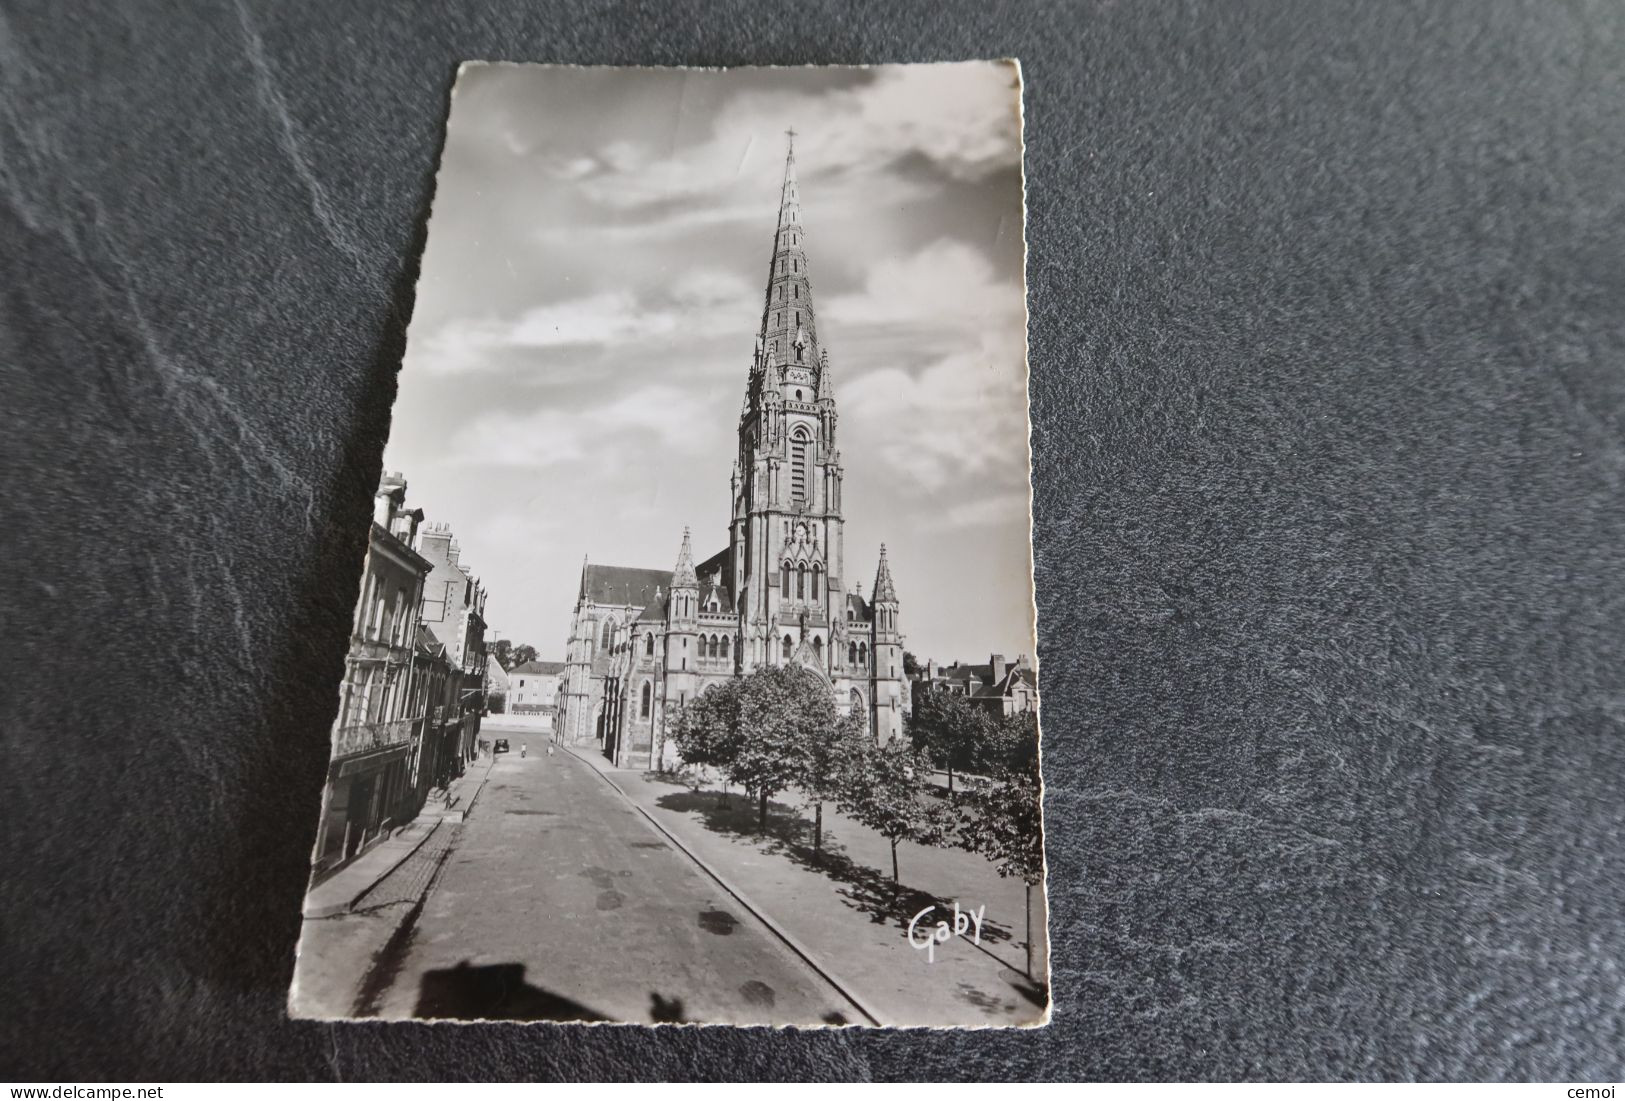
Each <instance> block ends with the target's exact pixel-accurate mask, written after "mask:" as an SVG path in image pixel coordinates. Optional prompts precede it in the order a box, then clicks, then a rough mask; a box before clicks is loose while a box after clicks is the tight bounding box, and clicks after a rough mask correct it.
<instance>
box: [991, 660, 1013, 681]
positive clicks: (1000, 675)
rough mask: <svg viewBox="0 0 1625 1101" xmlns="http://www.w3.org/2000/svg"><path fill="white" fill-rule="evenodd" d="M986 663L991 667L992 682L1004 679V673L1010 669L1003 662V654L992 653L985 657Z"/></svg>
mask: <svg viewBox="0 0 1625 1101" xmlns="http://www.w3.org/2000/svg"><path fill="white" fill-rule="evenodd" d="M987 663H988V665H990V666H992V668H993V683H994V684H998V683H999V682H1000V681H1002V680H1003V679H1004V675H1005V674H1006V673H1008V672H1009V671H1010V668H1009V666H1007V665H1006V664H1005V662H1004V655H1003V654H994V655H993V656H992V657H990V658H988V659H987Z"/></svg>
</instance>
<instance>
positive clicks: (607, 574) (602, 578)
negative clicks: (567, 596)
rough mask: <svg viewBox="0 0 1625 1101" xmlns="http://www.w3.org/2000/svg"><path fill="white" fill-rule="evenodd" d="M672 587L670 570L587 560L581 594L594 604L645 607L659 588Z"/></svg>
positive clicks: (582, 576)
mask: <svg viewBox="0 0 1625 1101" xmlns="http://www.w3.org/2000/svg"><path fill="white" fill-rule="evenodd" d="M669 588H671V571H670V570H643V569H638V568H636V567H634V566H600V565H596V564H594V563H591V562H589V563H587V564H586V565H585V566H584V567H582V570H581V596H582V597H583V598H585V599H587V600H590V601H591V602H592V603H594V604H615V605H621V606H623V607H645V606H647V605H648V604H649V602H650V601H651V600H653V599H654V598H655V593H656V592H657V591H663V590H665V589H669Z"/></svg>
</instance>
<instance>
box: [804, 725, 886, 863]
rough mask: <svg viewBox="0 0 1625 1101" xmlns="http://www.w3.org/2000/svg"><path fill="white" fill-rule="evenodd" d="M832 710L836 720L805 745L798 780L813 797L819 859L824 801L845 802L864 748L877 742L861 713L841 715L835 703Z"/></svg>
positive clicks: (815, 849)
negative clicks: (836, 712)
mask: <svg viewBox="0 0 1625 1101" xmlns="http://www.w3.org/2000/svg"><path fill="white" fill-rule="evenodd" d="M830 713H831V715H830V717H831V718H832V719H834V721H833V722H831V723H830V724H829V725H827V726H825V727H823V728H821V729H819V730H817V731H815V732H813V735H812V739H811V741H809V742H808V744H807V746H806V755H805V758H804V759H803V761H802V773H801V777H800V779H799V781H798V782H799V784H800V786H801V789H802V790H803V791H805V792H806V793H807V795H808V797H809V798H811V799H812V800H813V808H814V809H813V856H814V859H816V860H818V861H820V862H822V860H823V857H824V804H825V803H826V802H830V803H835V804H837V805H839V804H840V803H841V802H842V800H843V799H844V798H845V796H846V793H847V792H848V791H849V790H850V789H851V787H852V785H853V783H854V782H855V781H856V779H857V776H858V773H859V771H860V770H861V768H862V766H863V761H864V752H865V750H867V749H868V747H869V746H871V745H872V744H874V743H873V742H872V741H871V739H870V738H869V734H868V731H867V729H866V727H865V725H864V722H863V716H862V715H848V716H846V717H845V718H838V717H836V716H835V714H834V708H833V707H832V708H831V709H830Z"/></svg>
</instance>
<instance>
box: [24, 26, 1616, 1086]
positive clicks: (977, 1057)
mask: <svg viewBox="0 0 1625 1101" xmlns="http://www.w3.org/2000/svg"><path fill="white" fill-rule="evenodd" d="M998 54H1011V55H1016V56H1019V57H1021V58H1022V59H1023V60H1024V61H1025V72H1026V78H1027V117H1028V123H1029V129H1028V172H1029V198H1030V203H1031V212H1030V226H1029V236H1030V240H1031V250H1032V251H1031V257H1030V279H1031V287H1032V306H1033V327H1032V363H1033V412H1034V446H1035V455H1036V476H1035V482H1036V487H1037V499H1038V509H1039V518H1038V526H1037V541H1038V546H1037V560H1038V575H1039V612H1040V632H1041V634H1042V643H1041V646H1040V655H1041V658H1042V660H1043V662H1044V666H1043V676H1044V689H1045V693H1046V695H1045V704H1046V712H1045V735H1046V765H1047V772H1048V778H1049V783H1050V798H1049V803H1048V814H1049V822H1050V825H1051V850H1050V851H1051V859H1052V862H1053V870H1052V873H1051V875H1052V891H1053V916H1054V929H1053V932H1054V946H1055V987H1056V1013H1055V1020H1054V1024H1053V1025H1052V1026H1051V1027H1050V1028H1048V1029H1047V1030H1044V1031H1042V1032H1038V1033H1028V1034H978V1035H975V1036H973V1037H965V1036H956V1035H941V1034H929V1033H917V1034H907V1035H881V1034H865V1033H861V1032H851V1031H849V1032H841V1033H815V1034H799V1033H775V1032H766V1031H752V1032H739V1031H731V1030H725V1029H706V1030H693V1029H687V1030H668V1031H662V1032H650V1031H644V1030H634V1029H602V1028H600V1029H576V1028H559V1027H536V1028H524V1027H515V1026H506V1027H504V1026H490V1027H486V1026H479V1027H431V1026H416V1025H400V1026H388V1027H381V1026H329V1025H321V1024H310V1023H293V1022H289V1021H288V1020H286V1018H285V1016H284V1013H283V999H284V995H285V992H286V988H287V983H288V979H289V976H290V974H291V971H292V966H293V956H292V952H293V946H294V942H295V938H296V936H297V935H298V932H299V901H300V894H301V889H302V887H303V884H304V875H305V865H306V859H307V856H308V854H309V851H310V845H311V841H312V839H313V836H314V831H315V829H316V817H317V809H318V803H319V799H320V790H321V782H322V773H323V766H324V763H325V757H326V753H327V736H326V731H327V727H328V724H329V722H330V721H331V719H332V716H333V712H334V709H335V707H336V703H337V696H336V686H337V685H338V682H339V678H340V675H341V673H342V669H343V656H344V641H345V639H344V636H345V625H346V622H347V619H348V616H349V609H350V606H351V601H352V600H353V598H354V595H355V586H356V581H357V578H358V576H359V570H360V565H361V556H362V550H363V540H364V537H365V532H366V516H367V507H368V499H369V493H370V491H371V488H372V485H373V483H374V479H375V477H376V475H377V473H378V469H379V462H380V454H381V444H382V438H383V434H384V432H385V431H386V429H387V425H388V420H389V406H390V401H391V398H392V395H393V391H394V377H393V376H394V371H395V368H396V365H397V364H398V362H399V357H400V352H401V346H402V333H403V325H404V319H405V317H406V315H407V313H408V311H409V306H410V301H411V288H412V284H413V280H414V267H415V260H414V257H415V256H416V255H417V253H418V251H419V249H420V247H421V244H422V231H423V230H422V227H423V224H424V217H425V211H426V204H427V202H428V199H429V197H430V193H431V188H432V177H433V171H434V165H435V161H436V153H437V150H438V148H439V144H440V140H441V130H442V123H443V118H444V112H445V108H446V103H447V92H448V89H449V86H450V82H451V79H452V76H453V73H454V71H455V66H456V63H457V62H458V61H459V60H461V59H464V58H471V57H491V58H509V59H525V60H553V61H579V62H612V63H639V62H665V63H702V64H724V63H745V62H799V61H856V60H923V59H929V58H933V57H963V56H986V55H998ZM1622 59H1625V14H1622V10H1621V9H1620V7H1619V6H1618V5H1611V4H1606V3H1602V2H1596V3H1588V2H1584V0H1575V2H1572V3H1568V4H1564V5H1549V4H1533V3H1531V4H1527V5H1514V4H1510V3H1489V4H1483V3H1467V2H1456V0H1440V2H1435V3H1429V4H1425V5H1405V4H1399V3H1389V2H1367V3H1359V4H1347V5H1342V6H1340V7H1334V6H1332V5H1310V6H1307V7H1304V6H1294V7H1282V8H1281V9H1280V10H1279V11H1276V12H1271V11H1269V10H1267V6H1266V5H1262V4H1252V5H1247V4H1238V3H1189V4H1173V3H1147V4H1127V3H1101V4H1097V5H1086V4H1079V5H1042V4H1032V5H1020V6H1011V7H1010V8H1008V9H999V8H994V7H989V6H987V5H983V4H976V3H969V2H962V3H950V4H942V3H937V2H930V3H926V2H923V0H922V2H918V3H908V4H893V5H889V6H887V8H886V9H885V10H884V12H882V11H880V10H878V9H871V8H870V7H869V6H867V5H858V4H840V3H809V4H800V5H795V6H794V7H789V8H784V7H775V6H773V5H764V4H759V3H752V2H749V0H739V2H732V3H718V4H699V3H696V2H692V0H686V2H685V0H678V2H667V0H662V2H660V3H652V2H651V3H629V4H618V5H589V4H586V3H569V4H563V3H523V4H520V3H515V4H497V3H491V2H478V0H476V2H474V3H469V4H463V5H455V6H452V5H445V4H438V3H421V4H413V5H406V4H401V5H391V6H390V8H389V9H388V11H387V14H385V13H384V12H383V11H382V9H375V8H372V7H370V6H367V5H342V6H335V5H331V4H326V3H314V2H312V3H297V4H296V3H289V4H278V5H271V4H263V3H254V4H247V3H239V4H237V5H235V6H230V5H219V6H201V5H182V4H172V5H164V4H157V3H140V2H131V3H126V4H122V5H119V6H116V7H101V8H98V9H96V11H95V12H94V13H92V12H90V11H88V10H81V9H79V8H76V7H73V6H69V5H62V4H59V3H51V2H48V0H11V2H10V3H8V4H6V5H5V6H4V9H3V13H0V82H3V88H4V94H3V97H0V196H3V199H4V201H3V202H0V241H4V242H5V244H4V247H3V248H0V287H3V291H4V299H3V304H0V369H3V370H4V377H5V387H4V392H5V397H4V400H3V401H0V441H3V442H0V457H3V458H0V462H3V470H0V516H3V517H4V524H5V531H6V540H5V542H6V547H7V562H8V567H9V568H8V577H9V578H10V581H11V583H10V585H9V586H8V587H7V590H6V594H5V597H4V600H3V602H0V607H3V608H4V610H5V613H6V614H5V630H4V638H5V640H6V641H5V645H4V647H3V648H0V729H3V731H4V737H5V750H6V752H5V756H6V764H7V768H6V769H5V781H6V782H5V799H4V812H3V813H4V826H5V829H4V836H5V838H6V844H5V846H4V852H5V856H4V861H5V863H4V868H3V872H4V883H5V888H6V889H5V891H4V892H3V901H0V908H3V910H0V918H3V927H4V929H5V934H4V938H3V941H0V944H3V948H0V951H3V952H4V960H3V964H4V969H5V975H6V987H7V991H8V999H7V1004H8V1006H9V1007H10V1011H8V1012H6V1013H4V1014H0V1053H4V1054H3V1055H0V1077H7V1078H14V1077H25V1078H33V1077H45V1076H49V1077H52V1078H55V1079H83V1078H90V1077H94V1078H97V1079H146V1078H191V1077H202V1076H214V1075H226V1076H289V1077H303V1076H317V1077H345V1078H360V1077H367V1076H381V1075H395V1076H406V1077H425V1076H450V1077H464V1076H474V1077H487V1076H490V1077H498V1076H514V1075H525V1076H543V1077H546V1076H559V1077H589V1076H590V1077H621V1076H626V1077H632V1076H656V1075H664V1076H685V1075H695V1076H722V1077H735V1076H763V1075H770V1076H773V1077H801V1076H808V1077H816V1076H830V1077H834V1076H857V1077H862V1076H872V1077H878V1078H891V1077H905V1076H919V1075H934V1076H949V1077H958V1076H1011V1077H1027V1076H1038V1077H1059V1076H1114V1077H1115V1076H1125V1077H1149V1076H1177V1077H1199V1076H1220V1077H1233V1076H1243V1075H1262V1076H1277V1077H1290V1076H1327V1075H1330V1076H1358V1077H1388V1076H1421V1077H1460V1076H1467V1077H1476V1076H1488V1077H1501V1076H1538V1077H1547V1078H1587V1077H1613V1078H1618V1077H1619V1076H1620V1075H1621V1074H1622V1073H1625V1054H1622V1053H1625V993H1622V989H1625V982H1622V975H1621V970H1620V968H1621V964H1620V961H1621V960H1622V959H1625V928H1622V924H1621V922H1622V917H1621V915H1622V913H1625V861H1622V860H1621V855H1622V843H1625V800H1622V799H1621V798H1620V783H1621V780H1622V779H1625V742H1622V740H1621V734H1622V727H1625V607H1622V602H1625V587H1622V586H1621V575H1622V571H1621V566H1622V565H1625V509H1622V507H1621V500H1620V497H1621V493H1620V491H1621V482H1622V479H1625V448H1622V441H1621V432H1622V428H1625V424H1622V419H1625V401H1622V399H1625V374H1622V371H1621V368H1622V365H1625V321H1622V311H1621V303H1622V302H1625V270H1622V260H1621V258H1622V257H1625V241H1622V240H1621V235H1622V230H1621V227H1622V226H1625V217H1622V215H1625V211H1622V210H1621V206H1622V205H1625V188H1621V186H1620V181H1621V180H1622V179H1625V128H1622V127H1620V126H1619V118H1620V107H1621V103H1622V98H1625V97H1622V92H1625V87H1622ZM89 670H94V672H93V673H92V674H90V675H87V671H89Z"/></svg>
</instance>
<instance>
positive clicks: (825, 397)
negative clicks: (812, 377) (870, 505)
mask: <svg viewBox="0 0 1625 1101" xmlns="http://www.w3.org/2000/svg"><path fill="white" fill-rule="evenodd" d="M818 400H819V401H821V402H834V400H835V380H834V379H832V378H831V377H830V373H829V353H828V352H826V351H822V350H820V351H819V353H818Z"/></svg>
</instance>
